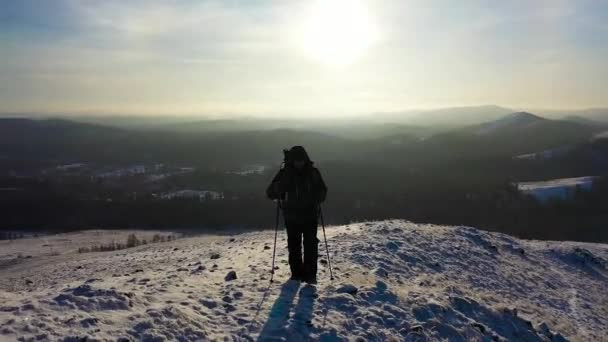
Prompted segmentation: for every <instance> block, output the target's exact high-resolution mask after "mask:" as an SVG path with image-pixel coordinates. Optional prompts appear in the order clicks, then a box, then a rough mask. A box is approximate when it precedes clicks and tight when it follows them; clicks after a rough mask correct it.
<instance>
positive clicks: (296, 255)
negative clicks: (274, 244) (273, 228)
mask: <svg viewBox="0 0 608 342" xmlns="http://www.w3.org/2000/svg"><path fill="white" fill-rule="evenodd" d="M285 226H286V227H287V248H288V250H289V267H290V268H291V275H292V277H294V278H297V279H302V280H316V279H317V258H318V256H319V240H318V239H317V221H316V219H315V218H312V219H309V220H304V221H293V222H290V221H287V222H285ZM302 242H304V258H302Z"/></svg>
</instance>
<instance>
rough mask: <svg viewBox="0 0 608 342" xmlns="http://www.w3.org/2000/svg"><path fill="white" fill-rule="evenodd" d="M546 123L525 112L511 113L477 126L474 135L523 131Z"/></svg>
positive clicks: (538, 117)
mask: <svg viewBox="0 0 608 342" xmlns="http://www.w3.org/2000/svg"><path fill="white" fill-rule="evenodd" d="M547 121H548V120H547V119H544V118H541V117H540V116H537V115H534V114H531V113H527V112H517V113H511V114H509V115H507V116H505V117H502V118H500V119H497V120H494V121H490V122H486V123H483V124H481V125H479V126H478V128H477V131H476V133H477V134H479V135H485V134H491V133H495V132H497V131H505V130H525V129H529V128H532V127H533V126H535V125H542V124H544V123H546V122H547Z"/></svg>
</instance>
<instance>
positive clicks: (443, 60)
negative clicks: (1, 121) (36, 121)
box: [0, 0, 608, 117]
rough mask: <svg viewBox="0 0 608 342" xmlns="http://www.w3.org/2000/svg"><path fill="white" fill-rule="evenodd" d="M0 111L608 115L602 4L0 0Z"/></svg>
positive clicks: (607, 17) (531, 0)
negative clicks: (573, 111)
mask: <svg viewBox="0 0 608 342" xmlns="http://www.w3.org/2000/svg"><path fill="white" fill-rule="evenodd" d="M0 60H1V62H0V112H41V113H96V114H103V113H111V114H123V113H125V114H145V115H147V114H172V115H208V116H223V115H225V116H227V115H234V114H251V115H258V116H265V115H267V116H294V117H295V116H307V117H328V116H329V117H339V116H349V115H355V114H362V113H373V112H387V111H400V110H406V109H413V108H439V107H449V106H469V105H484V104H497V105H503V106H507V107H511V108H552V109H569V108H588V107H605V106H608V1H596V0H593V1H585V0H582V1H574V0H567V1H566V0H512V1H481V0H476V1H474V0H462V1H447V0H445V1H439V0H395V1H389V0H377V1H372V0H368V1H365V0H325V1H315V0H306V1H290V0H277V1H262V0H242V1H238V0H226V1H219V0H131V1H125V0H104V1H98V0H48V1H38V0H0Z"/></svg>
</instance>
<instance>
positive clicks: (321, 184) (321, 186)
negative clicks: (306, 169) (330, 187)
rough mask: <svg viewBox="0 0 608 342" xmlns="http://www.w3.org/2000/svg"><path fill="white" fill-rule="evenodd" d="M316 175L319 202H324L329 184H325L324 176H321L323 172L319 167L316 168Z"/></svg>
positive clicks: (317, 199)
mask: <svg viewBox="0 0 608 342" xmlns="http://www.w3.org/2000/svg"><path fill="white" fill-rule="evenodd" d="M314 175H315V188H316V198H315V200H316V201H317V203H323V202H324V201H325V198H326V197H327V185H325V181H323V177H322V176H321V172H319V170H318V169H314Z"/></svg>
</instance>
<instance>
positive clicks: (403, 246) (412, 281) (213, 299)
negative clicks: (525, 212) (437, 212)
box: [0, 220, 608, 341]
mask: <svg viewBox="0 0 608 342" xmlns="http://www.w3.org/2000/svg"><path fill="white" fill-rule="evenodd" d="M80 234H87V233H80ZM280 236H281V238H280V239H279V246H278V266H279V268H278V270H277V273H276V275H275V280H276V281H275V282H274V283H272V284H271V283H269V278H270V274H269V271H270V263H271V257H272V249H271V248H272V241H273V240H272V239H273V232H272V231H265V232H254V233H246V234H240V235H234V236H203V237H194V238H184V239H180V240H176V241H171V242H167V243H158V244H149V245H146V246H140V247H136V248H132V249H127V250H122V251H115V252H105V253H87V254H77V253H74V252H69V253H66V254H60V255H56V256H48V255H44V256H37V255H34V256H33V257H32V258H30V259H25V260H24V259H21V260H19V263H10V262H5V263H3V264H2V265H0V340H9V341H10V340H16V339H21V340H35V339H39V340H65V341H73V340H80V339H81V338H84V337H87V338H89V339H91V340H95V339H97V340H110V341H116V340H122V341H127V340H131V341H139V340H145V341H163V340H167V341H174V340H181V341H197V340H210V341H214V340H224V339H227V340H235V341H253V340H260V341H266V340H289V341H306V340H323V341H347V340H351V341H354V340H358V339H357V338H360V339H359V340H372V341H374V340H376V341H387V340H394V341H441V340H449V341H471V340H476V341H485V340H488V341H491V340H498V341H505V340H519V341H522V340H525V341H563V340H584V341H602V340H606V337H607V336H608V295H607V294H606V288H608V262H607V260H608V246H607V245H601V244H586V243H574V242H540V241H525V240H519V239H516V238H513V237H511V236H508V235H504V234H496V233H488V232H483V231H479V230H476V229H473V228H467V227H442V226H433V225H417V224H413V223H410V222H406V221H400V220H395V221H382V222H369V223H357V224H351V225H347V226H338V227H331V228H328V238H329V247H330V250H331V252H332V265H333V266H334V272H335V276H336V279H335V280H334V281H330V279H329V276H328V270H327V268H326V258H325V257H322V258H321V259H322V260H321V263H320V273H319V284H318V285H317V286H316V287H312V286H305V285H302V284H299V283H297V282H293V281H287V278H288V266H287V264H286V262H287V260H286V258H287V256H286V248H285V244H286V242H285V239H284V233H281V235H280ZM320 237H322V234H320ZM76 240H78V241H81V240H80V239H76ZM40 242H41V241H36V239H24V240H19V241H15V242H13V243H14V244H29V245H32V244H36V243H40ZM321 250H323V249H321ZM5 260H6V259H5ZM231 272H234V274H230V273H231ZM234 276H236V279H234Z"/></svg>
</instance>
